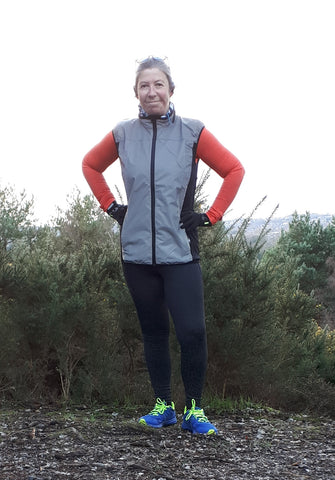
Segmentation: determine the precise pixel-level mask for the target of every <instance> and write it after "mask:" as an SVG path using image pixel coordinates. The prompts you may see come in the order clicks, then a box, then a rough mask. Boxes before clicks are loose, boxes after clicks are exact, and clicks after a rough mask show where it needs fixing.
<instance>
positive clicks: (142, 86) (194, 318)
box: [83, 57, 244, 434]
mask: <svg viewBox="0 0 335 480" xmlns="http://www.w3.org/2000/svg"><path fill="white" fill-rule="evenodd" d="M174 88H175V86H174V83H173V81H172V78H171V73H170V69H169V67H168V66H167V64H166V63H165V62H164V60H162V59H159V58H156V57H148V58H147V59H145V60H144V61H142V62H141V63H139V66H138V69H137V72H136V81H135V86H134V90H135V96H136V98H137V99H138V101H139V118H136V119H133V120H127V121H123V122H120V123H119V124H118V125H116V127H115V128H114V129H113V131H112V132H110V133H109V134H108V135H107V136H106V137H105V138H104V139H103V140H102V141H101V142H100V143H99V144H98V145H96V146H95V147H94V148H93V149H92V150H91V151H90V152H89V153H88V154H87V155H86V156H85V158H84V160H83V172H84V175H85V177H86V180H87V181H88V183H89V185H90V187H91V189H92V191H93V193H94V195H95V196H96V198H97V200H98V201H99V203H100V206H101V208H102V209H103V210H104V211H106V212H107V213H108V214H109V215H110V216H111V217H113V218H114V219H115V220H116V221H117V222H118V223H119V224H120V226H121V249H122V265H123V271H124V275H125V278H126V282H127V285H128V288H129V291H130V293H131V295H132V298H133V300H134V304H135V307H136V310H137V314H138V318H139V321H140V325H141V329H142V334H143V342H144V352H145V358H146V363H147V367H148V371H149V375H150V379H151V384H152V387H153V390H154V394H155V398H156V404H155V406H154V408H153V410H152V411H151V412H150V413H149V414H148V415H144V416H143V417H141V418H140V419H139V422H140V423H142V424H145V425H149V426H151V427H154V428H159V427H163V426H167V425H172V424H174V423H176V422H177V419H176V414H175V407H174V403H173V402H172V401H171V390H170V376H171V366H170V352H169V314H171V317H172V319H173V322H174V325H175V330H176V335H177V338H178V342H179V344H180V348H181V373H182V378H183V383H184V387H185V396H186V399H185V410H184V417H183V423H182V428H183V429H185V430H189V431H191V432H192V433H203V434H216V433H217V429H216V428H215V427H214V425H212V424H211V423H210V422H209V421H208V419H207V417H206V416H205V414H204V411H203V409H202V408H201V395H202V390H203V385H204V380H205V373H206V368H207V343H206V331H205V319H204V301H203V285H202V275H201V270H200V265H199V248H198V235H197V228H198V227H209V226H211V225H214V224H215V223H216V222H217V221H219V220H221V218H222V216H223V214H224V212H225V211H226V210H227V208H228V207H229V205H230V204H231V202H232V201H233V199H234V197H235V195H236V193H237V191H238V188H239V186H240V183H241V181H242V178H243V175H244V169H243V167H242V165H241V163H240V162H239V161H238V160H237V158H236V157H235V156H234V155H232V154H231V153H230V152H229V151H228V150H227V149H226V148H225V147H223V146H222V145H221V144H220V143H219V142H218V141H217V140H216V139H215V137H214V136H213V135H212V134H211V133H210V132H209V131H208V130H207V129H206V128H205V127H204V125H203V124H202V123H201V122H200V121H198V120H193V119H186V118H182V117H179V116H177V115H176V113H175V110H174V106H173V104H172V103H171V102H170V99H171V96H172V95H173V92H174ZM117 158H119V159H120V162H121V168H122V176H123V180H124V184H125V189H126V194H127V200H128V205H119V204H118V203H117V202H116V200H115V197H114V195H113V194H112V192H111V191H110V189H109V187H108V185H107V183H106V181H105V179H104V177H103V172H104V170H105V169H106V168H107V167H108V166H109V165H111V164H112V163H113V162H114V161H115V160H116V159H117ZM199 159H202V160H203V161H204V162H205V163H206V164H207V165H208V166H209V167H211V168H212V169H213V170H215V171H216V172H217V173H218V174H219V175H220V176H221V177H222V178H224V181H223V183H222V186H221V188H220V191H219V193H218V195H217V197H216V199H215V201H214V203H213V205H212V206H211V208H210V209H209V210H208V211H207V212H203V213H196V212H194V209H193V206H194V193H195V187H196V176H197V166H198V160H199Z"/></svg>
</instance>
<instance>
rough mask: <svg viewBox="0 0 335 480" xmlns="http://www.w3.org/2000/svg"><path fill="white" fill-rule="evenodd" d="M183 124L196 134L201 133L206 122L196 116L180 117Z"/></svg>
mask: <svg viewBox="0 0 335 480" xmlns="http://www.w3.org/2000/svg"><path fill="white" fill-rule="evenodd" d="M179 118H180V121H181V123H182V125H183V126H184V127H185V128H187V129H190V130H192V131H193V132H194V133H195V134H196V135H198V134H200V132H201V131H202V129H203V128H204V126H205V125H204V123H203V122H202V121H201V120H197V119H196V118H189V117H179Z"/></svg>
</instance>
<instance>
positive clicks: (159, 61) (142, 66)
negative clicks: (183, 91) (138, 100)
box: [134, 56, 175, 95]
mask: <svg viewBox="0 0 335 480" xmlns="http://www.w3.org/2000/svg"><path fill="white" fill-rule="evenodd" d="M148 68H158V69H159V70H160V71H161V72H163V73H165V75H166V77H167V79H168V82H169V88H170V92H171V93H173V92H174V88H175V84H174V81H173V80H172V77H171V72H170V67H169V66H168V65H167V64H166V63H165V61H164V59H163V58H158V57H152V56H150V57H148V58H145V59H144V60H141V61H140V62H138V67H137V70H136V77H135V86H134V92H135V95H137V85H138V77H139V76H140V73H141V72H143V70H147V69H148Z"/></svg>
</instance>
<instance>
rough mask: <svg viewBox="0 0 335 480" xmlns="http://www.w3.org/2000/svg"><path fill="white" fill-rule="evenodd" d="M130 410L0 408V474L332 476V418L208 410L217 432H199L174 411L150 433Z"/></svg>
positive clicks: (193, 478) (17, 479) (13, 478)
mask: <svg viewBox="0 0 335 480" xmlns="http://www.w3.org/2000/svg"><path fill="white" fill-rule="evenodd" d="M206 413H207V414H208V413H209V412H208V411H206ZM138 415H139V414H138V412H133V413H132V414H129V413H128V414H127V413H121V412H116V411H108V409H95V410H92V409H88V408H84V407H83V408H78V409H72V410H67V409H56V408H45V407H44V408H29V409H27V408H25V409H19V410H9V409H2V410H1V412H0V479H1V480H58V479H66V478H71V480H77V479H78V480H79V479H84V480H92V479H94V480H107V479H109V480H121V479H122V480H127V479H131V480H136V479H143V480H144V479H150V480H182V479H188V480H197V479H206V480H207V479H217V480H219V479H227V480H228V479H229V480H242V479H248V480H251V479H258V480H267V479H269V480H270V479H271V480H286V479H312V480H335V420H331V419H325V418H314V417H309V416H303V415H299V416H294V415H286V414H283V413H280V412H274V411H268V410H253V411H243V412H240V413H238V414H236V413H233V414H224V415H222V416H215V415H214V416H213V415H208V416H210V419H211V421H212V422H213V423H215V425H216V426H217V428H218V429H219V435H217V436H202V435H200V436H199V435H192V434H190V433H188V432H184V431H182V430H181V428H180V424H181V416H179V419H178V420H179V421H178V424H177V425H175V426H171V427H168V428H164V429H158V430H154V429H149V428H147V427H142V426H140V425H139V424H138V423H137V417H138Z"/></svg>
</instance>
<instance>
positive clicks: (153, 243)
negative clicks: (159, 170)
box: [150, 119, 157, 265]
mask: <svg viewBox="0 0 335 480" xmlns="http://www.w3.org/2000/svg"><path fill="white" fill-rule="evenodd" d="M152 132H153V133H152V144H151V165H150V186H151V232H152V240H151V248H152V264H153V265H156V221H155V216H156V213H155V210H156V202H155V195H156V192H155V157H156V140H157V122H156V120H155V119H153V120H152Z"/></svg>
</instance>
